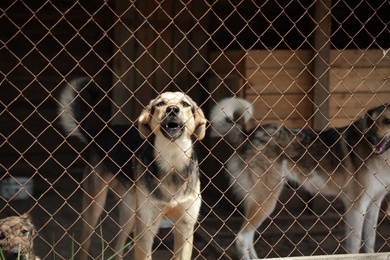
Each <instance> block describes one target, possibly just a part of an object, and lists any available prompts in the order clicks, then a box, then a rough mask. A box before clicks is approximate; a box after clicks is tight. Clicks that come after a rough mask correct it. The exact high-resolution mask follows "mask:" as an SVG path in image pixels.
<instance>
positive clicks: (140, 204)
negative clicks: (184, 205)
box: [134, 191, 162, 260]
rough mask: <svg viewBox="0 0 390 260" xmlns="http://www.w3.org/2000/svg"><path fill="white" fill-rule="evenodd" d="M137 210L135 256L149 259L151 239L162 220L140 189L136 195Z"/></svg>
mask: <svg viewBox="0 0 390 260" xmlns="http://www.w3.org/2000/svg"><path fill="white" fill-rule="evenodd" d="M136 197H137V211H136V218H135V235H134V240H135V258H136V259H137V260H141V259H151V258H152V246H153V240H154V237H155V236H156V234H157V232H158V229H159V228H160V223H161V220H162V215H161V211H160V209H159V208H157V206H156V205H155V204H154V202H153V201H150V198H148V197H145V196H144V192H142V191H140V192H139V193H138V194H137V195H136Z"/></svg>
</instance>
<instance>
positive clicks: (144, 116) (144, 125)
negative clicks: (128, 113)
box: [138, 102, 153, 139]
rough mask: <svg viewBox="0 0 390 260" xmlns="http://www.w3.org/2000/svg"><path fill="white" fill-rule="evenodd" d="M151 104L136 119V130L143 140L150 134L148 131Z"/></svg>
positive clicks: (150, 131) (150, 118) (149, 130)
mask: <svg viewBox="0 0 390 260" xmlns="http://www.w3.org/2000/svg"><path fill="white" fill-rule="evenodd" d="M152 116H153V115H152V102H151V103H150V104H149V105H148V106H147V107H146V108H144V110H143V111H142V113H141V115H140V116H139V118H138V130H139V133H140V136H141V137H142V138H144V139H146V138H148V136H149V135H150V134H151V133H152V130H151V129H150V121H151V120H152Z"/></svg>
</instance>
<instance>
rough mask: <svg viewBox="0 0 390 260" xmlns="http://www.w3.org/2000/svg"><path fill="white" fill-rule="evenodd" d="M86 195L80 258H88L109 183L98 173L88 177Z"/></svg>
mask: <svg viewBox="0 0 390 260" xmlns="http://www.w3.org/2000/svg"><path fill="white" fill-rule="evenodd" d="M83 189H84V192H85V194H84V196H83V206H82V214H81V217H82V220H83V225H82V229H81V238H80V243H81V250H80V251H79V259H80V260H87V259H88V250H89V247H90V245H91V236H92V233H93V231H94V229H95V226H96V224H97V222H98V219H99V217H100V215H101V213H102V211H103V208H104V205H105V203H106V198H107V193H108V185H107V183H106V182H105V181H104V180H102V179H101V178H100V177H99V176H98V175H97V174H96V173H92V174H91V175H90V176H88V177H86V178H85V180H84V182H83Z"/></svg>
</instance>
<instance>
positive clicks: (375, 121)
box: [366, 105, 390, 154]
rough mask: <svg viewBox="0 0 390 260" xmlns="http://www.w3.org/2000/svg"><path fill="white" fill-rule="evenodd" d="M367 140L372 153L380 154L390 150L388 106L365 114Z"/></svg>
mask: <svg viewBox="0 0 390 260" xmlns="http://www.w3.org/2000/svg"><path fill="white" fill-rule="evenodd" d="M366 117H367V121H368V123H367V125H368V127H370V128H371V129H370V131H368V133H369V136H368V140H369V141H370V143H371V144H372V145H373V146H374V152H375V153H377V154H382V153H384V152H386V151H387V150H388V149H389V148H390V105H384V106H379V107H377V108H373V109H371V110H370V111H368V113H367V116H366Z"/></svg>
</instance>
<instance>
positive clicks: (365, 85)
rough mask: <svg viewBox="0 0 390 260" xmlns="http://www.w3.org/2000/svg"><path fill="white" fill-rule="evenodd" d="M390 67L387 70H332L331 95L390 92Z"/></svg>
mask: <svg viewBox="0 0 390 260" xmlns="http://www.w3.org/2000/svg"><path fill="white" fill-rule="evenodd" d="M389 78H390V66H389V67H387V68H375V67H373V66H372V67H370V68H361V67H359V68H332V70H331V72H330V91H331V93H340V92H346V93H356V92H366V93H377V92H381V91H388V92H390V81H389Z"/></svg>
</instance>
